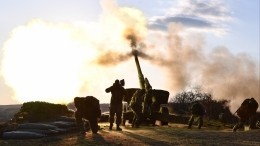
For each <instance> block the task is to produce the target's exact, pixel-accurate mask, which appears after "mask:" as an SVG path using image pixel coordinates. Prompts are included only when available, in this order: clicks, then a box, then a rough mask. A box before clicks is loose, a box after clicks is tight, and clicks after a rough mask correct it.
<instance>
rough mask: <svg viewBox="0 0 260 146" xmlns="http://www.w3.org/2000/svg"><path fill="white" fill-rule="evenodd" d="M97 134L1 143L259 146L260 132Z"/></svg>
mask: <svg viewBox="0 0 260 146" xmlns="http://www.w3.org/2000/svg"><path fill="white" fill-rule="evenodd" d="M100 126H101V129H102V130H100V131H99V132H98V134H92V133H91V132H88V133H86V135H80V134H78V133H68V134H63V135H59V136H49V137H45V138H41V139H29V140H4V139H1V140H0V145H1V146H16V145H19V146H30V145H32V146H45V145H50V146H52V145H53V146H74V145H75V146H81V145H82V146H83V145H84V146H85V145H93V146H94V145H123V146H139V145H140V146H143V145H155V146H170V145H207V146H208V145H221V146H222V145H236V146H238V145H257V146H259V145H260V130H259V129H258V130H251V131H248V130H247V131H238V132H235V133H234V132H232V129H230V128H229V129H227V128H214V127H203V128H202V129H200V130H199V129H197V128H196V127H193V128H192V129H187V126H186V125H183V124H169V125H168V126H155V127H152V126H141V127H140V128H132V127H131V126H130V125H126V127H123V126H122V128H123V131H116V130H115V127H114V129H113V130H112V131H109V130H108V123H102V124H100Z"/></svg>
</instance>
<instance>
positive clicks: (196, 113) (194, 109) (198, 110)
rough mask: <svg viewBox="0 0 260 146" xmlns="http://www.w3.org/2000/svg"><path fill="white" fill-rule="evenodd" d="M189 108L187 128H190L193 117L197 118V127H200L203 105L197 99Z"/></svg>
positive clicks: (203, 111) (203, 110) (203, 112)
mask: <svg viewBox="0 0 260 146" xmlns="http://www.w3.org/2000/svg"><path fill="white" fill-rule="evenodd" d="M190 110H191V114H192V115H191V117H190V119H189V123H188V128H189V129H190V128H191V126H192V124H193V122H194V118H196V117H197V118H198V129H200V128H201V126H202V125H203V116H204V114H205V108H204V106H203V105H202V104H201V103H199V102H198V101H196V102H195V103H194V104H193V105H192V106H191V108H190Z"/></svg>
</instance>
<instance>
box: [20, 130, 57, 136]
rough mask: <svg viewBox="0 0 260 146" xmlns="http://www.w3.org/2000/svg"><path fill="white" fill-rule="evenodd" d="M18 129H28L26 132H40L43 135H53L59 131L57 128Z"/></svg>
mask: <svg viewBox="0 0 260 146" xmlns="http://www.w3.org/2000/svg"><path fill="white" fill-rule="evenodd" d="M19 131H28V132H35V133H40V134H44V135H54V134H57V133H59V131H57V130H52V129H47V130H41V129H20V130H19Z"/></svg>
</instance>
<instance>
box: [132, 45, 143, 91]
mask: <svg viewBox="0 0 260 146" xmlns="http://www.w3.org/2000/svg"><path fill="white" fill-rule="evenodd" d="M132 53H133V55H134V58H135V64H136V67H137V72H138V78H139V84H140V88H141V89H145V85H144V75H143V73H142V70H141V66H140V63H139V60H138V56H137V54H138V52H137V50H133V52H132Z"/></svg>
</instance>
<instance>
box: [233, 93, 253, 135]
mask: <svg viewBox="0 0 260 146" xmlns="http://www.w3.org/2000/svg"><path fill="white" fill-rule="evenodd" d="M257 108H258V103H257V101H256V100H255V99H254V98H247V99H245V100H244V101H243V103H242V104H241V106H240V107H239V108H238V110H237V111H236V113H237V115H238V117H239V122H238V123H237V124H236V125H235V126H234V127H233V132H235V131H237V129H239V128H243V127H244V123H245V122H246V121H248V120H249V121H250V125H249V129H256V111H257Z"/></svg>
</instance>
